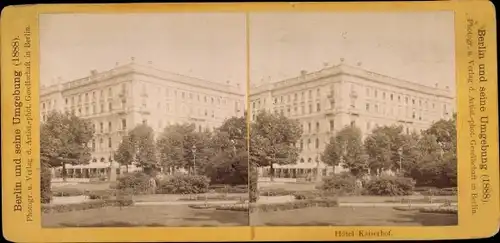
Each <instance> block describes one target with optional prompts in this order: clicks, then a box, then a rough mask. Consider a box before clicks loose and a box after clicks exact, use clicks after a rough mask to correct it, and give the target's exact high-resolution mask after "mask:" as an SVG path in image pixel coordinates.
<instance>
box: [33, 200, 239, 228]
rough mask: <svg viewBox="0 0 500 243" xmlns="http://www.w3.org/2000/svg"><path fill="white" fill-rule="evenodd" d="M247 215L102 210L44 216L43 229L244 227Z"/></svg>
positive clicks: (182, 208) (133, 208) (148, 208)
mask: <svg viewBox="0 0 500 243" xmlns="http://www.w3.org/2000/svg"><path fill="white" fill-rule="evenodd" d="M244 225H248V213H247V212H237V211H226V210H215V209H192V208H189V207H188V206H187V205H175V206H170V205H169V206H163V205H162V206H131V207H123V208H121V209H120V208H119V207H105V208H98V209H90V210H85V211H73V212H65V213H43V214H42V226H43V227H133V226H184V227H186V226H244Z"/></svg>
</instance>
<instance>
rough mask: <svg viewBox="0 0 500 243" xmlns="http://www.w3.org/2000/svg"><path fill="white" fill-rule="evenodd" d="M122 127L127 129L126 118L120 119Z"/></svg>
mask: <svg viewBox="0 0 500 243" xmlns="http://www.w3.org/2000/svg"><path fill="white" fill-rule="evenodd" d="M122 129H123V130H127V120H125V119H122Z"/></svg>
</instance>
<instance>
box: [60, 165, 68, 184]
mask: <svg viewBox="0 0 500 243" xmlns="http://www.w3.org/2000/svg"><path fill="white" fill-rule="evenodd" d="M61 172H62V173H61V177H62V179H63V181H64V182H66V177H67V176H68V175H67V172H66V163H62V171H61Z"/></svg>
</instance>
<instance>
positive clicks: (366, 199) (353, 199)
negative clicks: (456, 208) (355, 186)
mask: <svg viewBox="0 0 500 243" xmlns="http://www.w3.org/2000/svg"><path fill="white" fill-rule="evenodd" d="M406 198H411V199H412V201H414V203H419V202H420V203H422V202H424V201H423V199H424V198H425V197H424V196H397V197H391V196H344V197H339V202H340V203H384V202H395V203H397V202H400V201H401V199H406ZM444 200H450V201H451V202H457V200H458V199H457V196H433V197H432V201H433V202H436V203H441V202H443V201H444ZM403 203H407V201H403ZM426 203H427V202H426Z"/></svg>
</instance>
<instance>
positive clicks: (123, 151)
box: [114, 135, 135, 173]
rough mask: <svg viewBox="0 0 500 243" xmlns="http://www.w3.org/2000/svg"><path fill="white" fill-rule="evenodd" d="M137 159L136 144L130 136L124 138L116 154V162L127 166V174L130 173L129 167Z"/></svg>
mask: <svg viewBox="0 0 500 243" xmlns="http://www.w3.org/2000/svg"><path fill="white" fill-rule="evenodd" d="M134 158H135V146H134V142H133V141H132V140H131V138H130V136H128V135H127V136H124V137H123V139H122V141H121V143H120V145H119V146H118V150H117V151H116V152H115V154H114V160H115V161H117V162H118V163H119V164H120V165H125V166H126V172H127V173H128V166H129V165H131V164H132V162H134Z"/></svg>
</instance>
